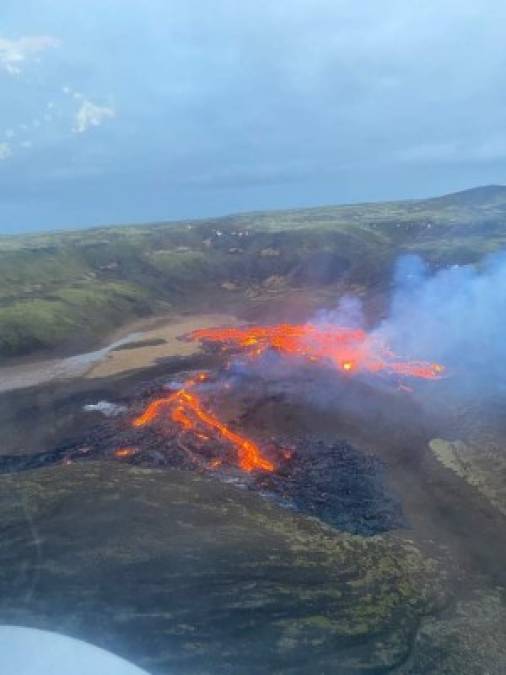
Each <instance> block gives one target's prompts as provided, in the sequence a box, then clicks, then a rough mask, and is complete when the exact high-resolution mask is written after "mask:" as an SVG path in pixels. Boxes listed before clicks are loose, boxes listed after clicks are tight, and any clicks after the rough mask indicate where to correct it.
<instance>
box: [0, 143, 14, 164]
mask: <svg viewBox="0 0 506 675" xmlns="http://www.w3.org/2000/svg"><path fill="white" fill-rule="evenodd" d="M11 155H12V150H11V146H10V145H9V144H8V143H0V160H2V159H8V158H9V157H10V156H11Z"/></svg>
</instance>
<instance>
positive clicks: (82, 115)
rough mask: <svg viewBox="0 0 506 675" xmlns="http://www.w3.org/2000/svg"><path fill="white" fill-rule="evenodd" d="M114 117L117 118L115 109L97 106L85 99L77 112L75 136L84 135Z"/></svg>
mask: <svg viewBox="0 0 506 675" xmlns="http://www.w3.org/2000/svg"><path fill="white" fill-rule="evenodd" d="M114 117H116V111H115V110H114V108H110V107H108V106H99V105H96V104H95V103H92V102H91V101H90V100H88V99H86V98H85V99H84V100H83V102H82V103H81V106H80V108H79V110H78V111H77V114H76V117H75V124H74V128H73V131H74V133H75V134H83V133H84V132H85V131H88V129H90V127H99V126H100V125H101V124H102V122H103V121H104V120H107V119H113V118H114Z"/></svg>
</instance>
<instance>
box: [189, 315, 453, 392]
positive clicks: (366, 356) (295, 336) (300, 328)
mask: <svg viewBox="0 0 506 675" xmlns="http://www.w3.org/2000/svg"><path fill="white" fill-rule="evenodd" d="M187 338H188V339H189V340H201V341H204V342H215V343H219V344H222V345H223V346H224V347H226V348H239V349H242V350H244V351H245V352H246V353H247V354H248V355H249V356H250V357H251V358H257V357H258V356H260V355H261V354H263V353H264V352H265V351H267V350H268V349H275V350H277V351H278V352H281V353H283V354H287V355H291V356H298V357H302V358H305V359H308V360H310V361H313V362H326V363H331V364H332V365H333V366H334V367H335V368H337V369H338V370H341V371H344V372H346V373H352V372H366V371H368V372H371V373H379V372H381V371H384V372H387V373H395V374H397V375H401V376H406V377H417V378H423V379H427V380H435V379H438V378H440V377H441V376H442V374H443V372H444V367H443V366H441V365H440V364H438V363H430V362H427V361H403V360H401V359H400V358H399V357H398V356H397V355H396V354H394V353H393V352H392V351H391V350H390V349H389V347H388V346H387V345H386V344H385V343H384V342H383V341H382V340H380V339H379V338H378V337H376V336H371V335H369V334H368V333H366V332H365V331H363V330H361V329H357V328H345V327H336V326H334V325H332V324H321V325H320V324H319V325H316V324H310V323H306V324H277V325H273V326H245V327H240V328H203V329H201V330H196V331H193V332H192V333H190V334H189V335H188V336H187Z"/></svg>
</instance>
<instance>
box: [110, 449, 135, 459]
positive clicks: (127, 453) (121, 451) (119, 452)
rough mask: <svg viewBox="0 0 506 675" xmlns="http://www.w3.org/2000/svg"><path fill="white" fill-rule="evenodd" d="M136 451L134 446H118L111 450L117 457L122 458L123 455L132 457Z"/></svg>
mask: <svg viewBox="0 0 506 675" xmlns="http://www.w3.org/2000/svg"><path fill="white" fill-rule="evenodd" d="M136 452H137V450H136V449H135V448H118V449H117V450H115V451H114V452H113V455H114V456H115V457H118V459H124V458H125V457H132V455H135V453H136Z"/></svg>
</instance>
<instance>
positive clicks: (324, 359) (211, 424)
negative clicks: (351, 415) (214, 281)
mask: <svg viewBox="0 0 506 675" xmlns="http://www.w3.org/2000/svg"><path fill="white" fill-rule="evenodd" d="M186 337H187V339H189V340H201V341H203V342H214V343H218V344H221V345H222V346H223V348H224V349H231V350H234V349H240V350H242V351H244V352H245V353H246V354H247V355H248V356H249V357H250V358H253V359H255V358H258V357H259V356H261V355H262V354H264V353H265V352H266V351H267V350H269V349H274V350H276V351H278V352H279V353H281V354H284V355H286V356H296V357H299V358H302V359H306V360H308V361H310V362H316V363H321V364H325V363H327V364H331V365H332V366H333V367H334V368H336V369H337V370H339V371H341V372H343V373H344V374H346V375H353V374H354V373H359V372H369V373H374V374H378V373H381V372H384V373H386V374H395V375H398V376H403V377H416V378H422V379H427V380H435V379H438V378H440V377H442V375H443V373H444V367H443V366H442V365H440V364H438V363H430V362H426V361H406V360H402V359H401V358H399V357H398V356H397V355H396V354H395V353H394V352H393V351H392V350H391V349H390V348H389V347H388V345H387V344H386V343H385V342H383V341H381V340H380V339H379V338H378V337H376V336H371V335H369V334H367V333H366V332H365V331H363V330H360V329H355V328H342V327H336V326H333V325H331V324H327V325H316V324H309V323H308V324H301V325H294V324H277V325H273V326H245V327H240V328H205V329H202V330H196V331H194V332H193V333H190V334H189V335H188V336H186ZM205 380H207V374H206V373H199V374H198V375H196V376H195V377H193V378H191V379H189V380H187V381H186V382H185V383H184V385H183V386H182V387H181V388H180V389H178V390H177V391H174V392H173V393H171V394H168V395H167V396H164V397H161V398H157V399H155V400H153V401H152V402H151V403H150V404H149V405H148V406H147V407H146V408H145V410H144V411H143V412H142V414H140V415H139V416H138V417H136V418H135V419H134V420H133V422H132V426H134V427H135V428H141V427H145V426H148V425H151V424H153V423H154V422H155V421H156V420H157V419H158V418H159V417H160V416H162V415H166V416H167V417H168V418H169V419H170V420H171V421H172V422H174V423H175V424H177V425H178V426H179V428H180V429H181V430H182V432H183V433H190V434H192V435H193V437H194V438H198V439H199V440H200V441H203V442H206V441H210V440H212V439H213V438H214V439H216V438H218V439H220V441H225V442H226V443H228V444H230V445H231V446H232V448H233V449H234V450H235V453H236V457H237V465H238V466H239V467H240V468H241V469H243V470H244V471H247V472H251V471H274V470H275V468H276V467H275V465H274V463H273V462H271V461H270V460H269V459H268V458H267V457H265V455H264V454H263V452H262V450H261V449H260V447H259V446H258V445H257V444H256V443H255V442H254V441H252V440H251V439H249V438H247V437H245V436H243V435H241V434H238V433H236V432H235V431H233V430H232V429H231V428H230V427H229V426H227V425H226V424H225V423H224V422H222V421H221V420H220V419H219V418H218V417H217V416H216V415H215V414H214V413H212V412H211V411H210V410H209V409H207V408H206V407H205V406H204V405H203V403H202V401H201V400H200V398H199V396H198V394H197V393H196V391H195V389H196V388H197V386H198V385H199V384H200V383H202V382H204V381H205ZM399 388H400V389H402V390H407V391H411V390H410V388H409V387H407V386H406V385H399ZM135 453H136V449H135V448H130V447H128V448H119V449H118V450H116V451H115V453H114V455H115V456H116V457H118V458H128V457H131V456H132V455H133V454H135ZM282 455H283V457H284V459H289V458H290V457H291V452H290V451H286V454H285V452H283V453H282ZM222 463H223V460H222V459H220V458H213V459H211V460H210V462H209V463H208V467H209V468H217V467H219V466H220V465H221V464H222Z"/></svg>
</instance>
